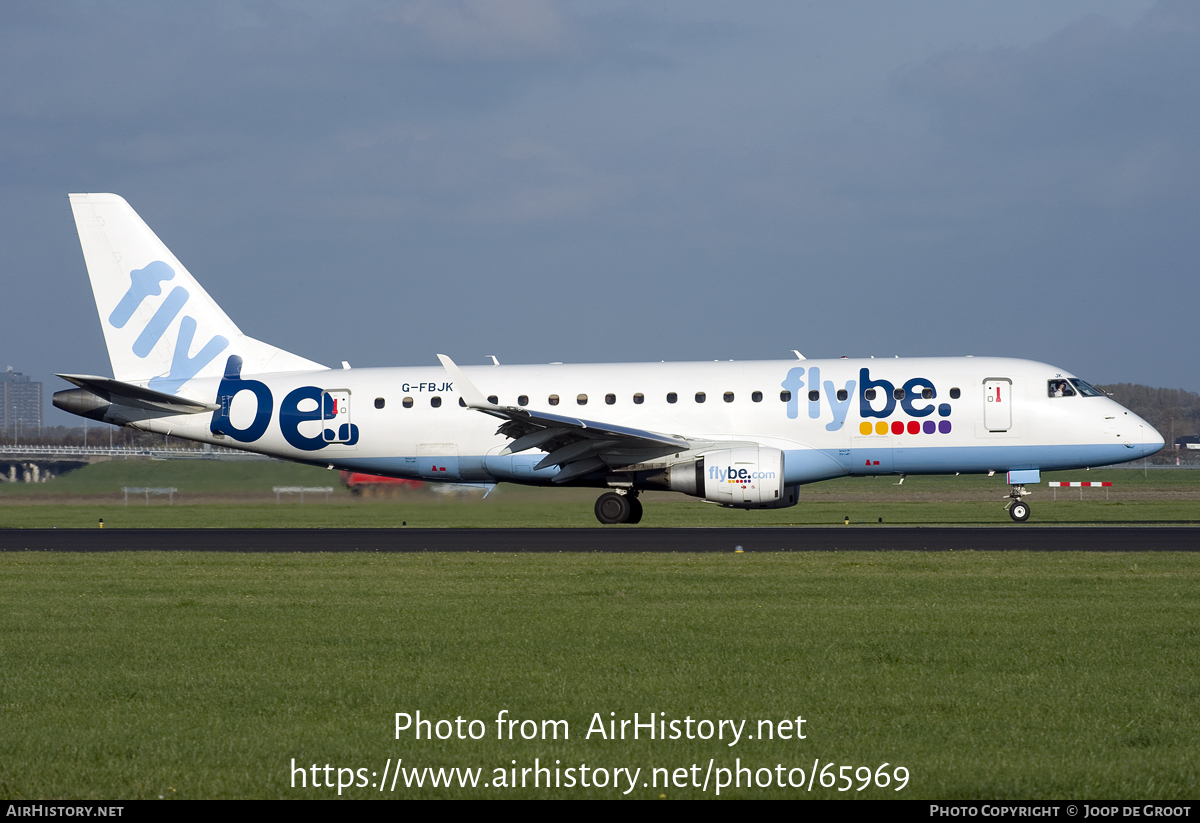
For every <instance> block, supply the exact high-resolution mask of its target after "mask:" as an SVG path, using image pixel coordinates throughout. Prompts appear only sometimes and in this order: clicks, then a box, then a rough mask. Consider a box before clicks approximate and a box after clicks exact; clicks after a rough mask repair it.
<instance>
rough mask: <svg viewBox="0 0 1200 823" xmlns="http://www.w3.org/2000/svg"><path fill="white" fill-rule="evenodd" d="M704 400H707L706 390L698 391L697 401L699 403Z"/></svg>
mask: <svg viewBox="0 0 1200 823" xmlns="http://www.w3.org/2000/svg"><path fill="white" fill-rule="evenodd" d="M704 400H705V394H704V392H702V391H698V392H696V402H697V403H703V402H704Z"/></svg>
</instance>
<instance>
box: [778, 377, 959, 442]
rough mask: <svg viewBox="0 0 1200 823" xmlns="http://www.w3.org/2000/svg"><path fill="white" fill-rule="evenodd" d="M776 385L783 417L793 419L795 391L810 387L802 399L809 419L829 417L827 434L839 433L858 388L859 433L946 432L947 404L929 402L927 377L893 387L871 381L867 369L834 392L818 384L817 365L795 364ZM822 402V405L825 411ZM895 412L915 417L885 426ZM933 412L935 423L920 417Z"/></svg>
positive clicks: (932, 394) (931, 389) (830, 385)
mask: <svg viewBox="0 0 1200 823" xmlns="http://www.w3.org/2000/svg"><path fill="white" fill-rule="evenodd" d="M780 385H781V386H782V387H783V388H784V389H785V390H787V392H788V395H787V416H788V418H789V419H792V420H794V419H796V418H798V417H799V416H800V403H801V401H802V398H801V392H800V390H801V389H802V388H804V387H805V386H806V385H807V386H809V387H810V389H809V392H808V394H807V396H806V397H805V398H804V399H803V402H805V403H806V404H807V406H808V408H807V412H808V417H809V418H810V419H812V420H820V419H821V418H822V417H826V416H828V417H830V418H831V419H830V420H829V422H828V423H826V424H825V429H826V430H827V431H839V430H841V428H842V426H843V425H845V423H846V417H847V415H848V414H849V412H850V406H851V404H852V403H853V402H854V395H855V389H856V388H857V390H858V392H857V393H858V416H859V417H860V418H862V422H861V423H860V424H859V433H860V434H864V435H868V434H888V433H891V434H904V433H906V432H907V433H908V434H922V433H924V434H934V433H939V434H949V432H950V421H949V420H947V419H945V418H948V417H949V416H950V412H951V408H950V404H949V403H934V402H931V401H933V400H936V399H937V396H938V392H937V387H936V386H935V385H934V384H933V381H932V380H930V379H929V378H927V377H911V378H909V379H907V380H905V381H904V382H903V383H901V384H900V386H899V387H897V386H896V383H894V382H893V381H891V380H885V379H882V378H880V379H878V380H874V379H872V378H871V372H870V369H868V368H862V369H860V370H859V372H858V380H857V381H855V380H847V381H846V382H845V383H844V384H843V386H842V387H841V388H840V389H839V388H838V386H837V384H836V383H834V381H832V380H824V381H822V379H821V367H820V366H811V367H805V366H796V367H794V368H792V369H789V370H788V373H787V377H786V378H784V381H783V382H782V383H781V384H780ZM822 400H824V403H825V407H826V408H825V409H824V410H823V408H822ZM897 409H899V412H901V413H903V414H904V415H907V416H908V417H910V418H915V419H912V420H909V421H908V422H907V423H905V422H904V421H901V420H892V421H891V422H890V424H889V422H886V421H888V420H889V418H891V417H892V416H893V415H896V414H897ZM935 414H936V415H937V416H938V417H940V418H942V420H940V421H938V422H937V423H936V424H935V423H934V421H933V420H921V419H920V418H925V417H930V416H932V415H935ZM872 418H873V419H876V420H878V421H879V422H877V423H875V424H872V423H871V422H869V421H870V419H872Z"/></svg>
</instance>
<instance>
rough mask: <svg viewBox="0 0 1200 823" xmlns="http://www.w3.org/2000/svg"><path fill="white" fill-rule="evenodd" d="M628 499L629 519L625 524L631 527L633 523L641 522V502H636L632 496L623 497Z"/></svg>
mask: <svg viewBox="0 0 1200 823" xmlns="http://www.w3.org/2000/svg"><path fill="white" fill-rule="evenodd" d="M625 496H626V498H628V499H629V519H628V520H626V521H625V522H626V523H628V524H630V525H633V524H634V523H641V522H642V501H641V500H638V499H637V498H636V497H634V496H633V495H632V494H627V495H625Z"/></svg>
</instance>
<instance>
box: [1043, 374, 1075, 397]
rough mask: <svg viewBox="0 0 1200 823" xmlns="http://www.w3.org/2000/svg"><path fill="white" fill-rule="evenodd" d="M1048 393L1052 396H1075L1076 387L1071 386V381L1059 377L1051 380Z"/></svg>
mask: <svg viewBox="0 0 1200 823" xmlns="http://www.w3.org/2000/svg"><path fill="white" fill-rule="evenodd" d="M1046 393H1047V394H1048V395H1049V396H1050V397H1074V396H1075V389H1074V388H1072V387H1071V384H1070V383H1068V382H1067V381H1066V380H1063V379H1062V378H1061V377H1059V378H1056V379H1054V380H1051V381H1050V383H1049V385H1048V387H1047V389H1046Z"/></svg>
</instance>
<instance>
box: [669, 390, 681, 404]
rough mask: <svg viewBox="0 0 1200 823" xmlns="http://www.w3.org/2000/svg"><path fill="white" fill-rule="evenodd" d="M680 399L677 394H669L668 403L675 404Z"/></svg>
mask: <svg viewBox="0 0 1200 823" xmlns="http://www.w3.org/2000/svg"><path fill="white" fill-rule="evenodd" d="M678 399H679V395H677V394H676V393H675V392H668V393H667V402H668V403H674V402H675V401H676V400H678Z"/></svg>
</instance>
